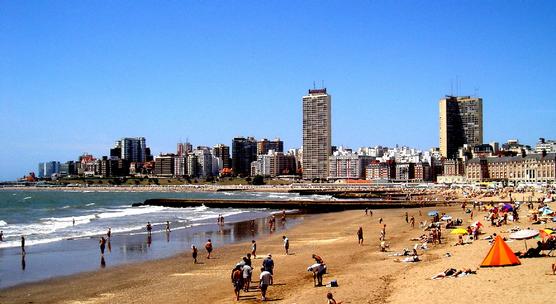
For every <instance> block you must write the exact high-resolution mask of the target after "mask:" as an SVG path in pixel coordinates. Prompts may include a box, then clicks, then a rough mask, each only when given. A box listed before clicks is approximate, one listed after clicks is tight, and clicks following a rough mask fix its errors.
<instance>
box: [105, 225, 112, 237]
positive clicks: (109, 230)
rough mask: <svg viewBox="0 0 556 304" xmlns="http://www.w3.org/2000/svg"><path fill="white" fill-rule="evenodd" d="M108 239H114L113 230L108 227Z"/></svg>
mask: <svg viewBox="0 0 556 304" xmlns="http://www.w3.org/2000/svg"><path fill="white" fill-rule="evenodd" d="M106 237H107V238H108V239H110V237H112V228H110V227H108V232H106Z"/></svg>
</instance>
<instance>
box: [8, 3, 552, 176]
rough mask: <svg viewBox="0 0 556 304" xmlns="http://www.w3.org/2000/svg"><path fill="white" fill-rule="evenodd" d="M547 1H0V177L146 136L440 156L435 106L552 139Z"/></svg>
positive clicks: (153, 140)
mask: <svg viewBox="0 0 556 304" xmlns="http://www.w3.org/2000/svg"><path fill="white" fill-rule="evenodd" d="M555 16H556V2H554V1H450V0H447V1H418V0H417V1H386V0H385V1H340V0H339V1H325V0H321V1H138V0H133V1H4V0H0V106H1V107H0V140H1V142H2V148H1V149H0V160H1V161H0V180H13V179H15V178H17V177H21V176H23V175H25V174H27V173H28V172H30V171H36V170H37V165H38V163H39V162H42V161H50V160H57V161H61V162H65V161H68V160H75V159H77V157H78V156H79V155H81V154H82V153H84V152H88V153H92V154H94V155H95V156H97V157H98V156H102V155H107V154H109V149H110V148H111V147H112V146H113V144H114V141H115V140H117V139H119V138H122V137H137V136H143V137H146V139H147V145H148V146H150V147H151V149H152V152H153V153H154V154H155V155H157V154H159V153H161V152H173V151H175V149H176V143H177V142H179V141H185V140H186V139H189V141H190V142H191V143H192V144H193V145H194V146H199V145H208V146H212V145H215V144H218V143H224V144H227V145H231V141H232V138H233V137H235V136H254V137H256V138H263V137H265V138H269V139H272V138H275V137H280V138H281V139H282V140H283V141H284V145H285V148H295V147H300V146H301V145H302V139H301V137H302V132H301V127H302V112H301V110H302V103H301V98H302V96H303V95H306V94H307V90H308V89H311V88H313V85H314V84H315V85H316V86H317V87H321V86H322V85H323V84H324V86H325V87H326V88H327V89H328V92H329V93H330V94H331V95H332V143H333V145H344V146H349V147H351V148H357V147H360V146H376V145H383V146H395V145H396V144H398V145H408V146H411V147H417V148H420V149H429V148H431V147H436V146H438V123H439V122H438V101H439V99H440V98H441V97H443V96H444V95H446V94H453V95H456V94H457V95H471V96H480V97H482V98H483V108H484V141H485V142H490V141H498V142H505V141H507V140H508V139H519V140H520V142H523V143H526V144H530V145H534V144H535V143H536V142H537V140H538V138H539V137H545V138H549V139H550V138H551V139H556V136H555V135H556V123H555V122H554V117H555V114H556V103H555V100H554V97H553V96H554V95H552V93H551V91H552V90H553V89H554V88H555V87H556V86H555V84H556V17H555Z"/></svg>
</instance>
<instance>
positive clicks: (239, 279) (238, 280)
mask: <svg viewBox="0 0 556 304" xmlns="http://www.w3.org/2000/svg"><path fill="white" fill-rule="evenodd" d="M232 284H233V285H234V294H235V296H236V301H239V291H240V290H241V289H242V288H243V273H242V271H241V266H239V265H238V266H236V267H235V268H234V271H233V272H232Z"/></svg>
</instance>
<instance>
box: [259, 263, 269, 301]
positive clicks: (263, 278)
mask: <svg viewBox="0 0 556 304" xmlns="http://www.w3.org/2000/svg"><path fill="white" fill-rule="evenodd" d="M271 283H272V274H270V272H268V271H266V270H264V267H261V275H260V277H259V288H260V289H261V296H262V298H261V300H262V301H266V290H267V288H268V285H270V284H271Z"/></svg>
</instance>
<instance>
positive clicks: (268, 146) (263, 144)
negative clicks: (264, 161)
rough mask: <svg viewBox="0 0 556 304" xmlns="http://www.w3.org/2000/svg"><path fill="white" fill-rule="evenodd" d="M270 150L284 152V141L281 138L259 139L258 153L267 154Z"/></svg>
mask: <svg viewBox="0 0 556 304" xmlns="http://www.w3.org/2000/svg"><path fill="white" fill-rule="evenodd" d="M270 150H274V152H284V142H283V141H281V140H280V138H276V139H274V140H268V139H266V138H263V139H261V140H259V141H257V155H265V154H267V153H268V151H270Z"/></svg>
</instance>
